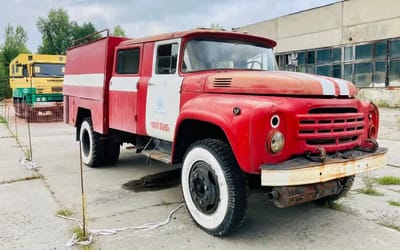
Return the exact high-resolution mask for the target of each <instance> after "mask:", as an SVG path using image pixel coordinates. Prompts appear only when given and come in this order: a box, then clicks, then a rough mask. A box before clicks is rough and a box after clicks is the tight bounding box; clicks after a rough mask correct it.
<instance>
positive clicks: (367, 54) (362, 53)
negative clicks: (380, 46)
mask: <svg viewBox="0 0 400 250" xmlns="http://www.w3.org/2000/svg"><path fill="white" fill-rule="evenodd" d="M372 46H373V45H372V44H362V45H357V46H356V54H355V59H356V60H368V59H372V51H373V50H372V48H373V47H372Z"/></svg>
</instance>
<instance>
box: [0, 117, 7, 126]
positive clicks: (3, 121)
mask: <svg viewBox="0 0 400 250" xmlns="http://www.w3.org/2000/svg"><path fill="white" fill-rule="evenodd" d="M0 123H4V124H7V120H6V119H5V118H4V117H2V116H0Z"/></svg>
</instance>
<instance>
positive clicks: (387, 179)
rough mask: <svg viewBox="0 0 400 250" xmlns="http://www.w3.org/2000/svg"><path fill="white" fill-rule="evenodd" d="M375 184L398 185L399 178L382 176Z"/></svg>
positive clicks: (399, 182)
mask: <svg viewBox="0 0 400 250" xmlns="http://www.w3.org/2000/svg"><path fill="white" fill-rule="evenodd" d="M376 182H377V183H378V184H380V185H400V177H396V176H383V177H380V178H376Z"/></svg>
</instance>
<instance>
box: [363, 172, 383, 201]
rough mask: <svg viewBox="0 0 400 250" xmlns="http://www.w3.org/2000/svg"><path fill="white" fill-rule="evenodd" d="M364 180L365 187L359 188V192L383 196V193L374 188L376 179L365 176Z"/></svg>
mask: <svg viewBox="0 0 400 250" xmlns="http://www.w3.org/2000/svg"><path fill="white" fill-rule="evenodd" d="M362 181H363V182H364V185H365V187H364V188H361V189H359V190H357V191H358V192H360V193H362V194H366V195H374V196H383V193H381V192H379V191H377V190H376V189H375V188H374V184H375V183H376V179H374V178H370V177H365V178H363V179H362Z"/></svg>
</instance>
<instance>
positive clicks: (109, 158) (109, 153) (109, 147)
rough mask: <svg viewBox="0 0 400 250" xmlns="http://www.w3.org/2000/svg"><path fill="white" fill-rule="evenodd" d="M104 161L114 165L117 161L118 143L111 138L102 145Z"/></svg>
mask: <svg viewBox="0 0 400 250" xmlns="http://www.w3.org/2000/svg"><path fill="white" fill-rule="evenodd" d="M104 151H105V152H104V158H105V159H104V161H105V164H107V165H114V164H115V163H117V161H118V158H119V153H120V144H119V143H115V142H113V141H111V140H108V141H106V142H105V147H104Z"/></svg>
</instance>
